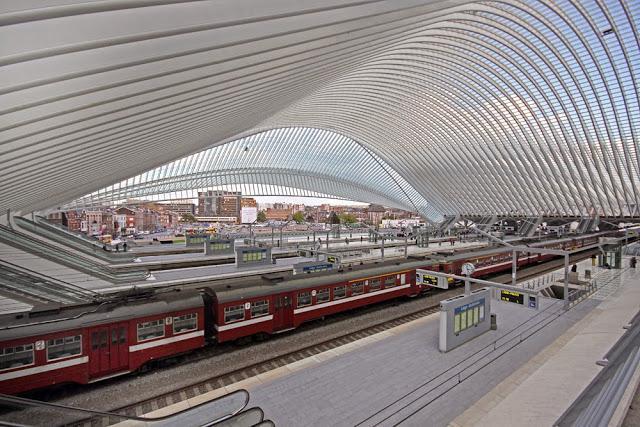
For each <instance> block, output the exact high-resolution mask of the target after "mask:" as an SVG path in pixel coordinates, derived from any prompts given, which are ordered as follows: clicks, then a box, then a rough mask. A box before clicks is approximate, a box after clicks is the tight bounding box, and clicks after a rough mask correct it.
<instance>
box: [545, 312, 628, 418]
mask: <svg viewBox="0 0 640 427" xmlns="http://www.w3.org/2000/svg"><path fill="white" fill-rule="evenodd" d="M630 325H631V327H630V328H629V329H627V331H626V332H625V333H624V335H623V336H622V337H621V338H620V339H619V340H618V341H617V342H616V344H615V345H614V346H613V347H612V348H611V350H609V352H607V354H606V355H605V357H604V358H603V360H602V362H604V363H603V364H605V365H606V366H605V368H604V369H603V370H602V371H600V372H599V373H598V375H596V377H595V378H594V379H593V380H592V381H591V383H590V384H589V385H588V386H587V388H585V389H584V390H583V392H582V393H581V394H580V395H579V396H578V398H577V399H576V400H575V401H574V402H573V403H572V404H571V406H570V407H569V408H568V409H567V410H566V411H565V412H564V414H562V415H561V416H560V418H558V420H557V421H556V422H555V424H554V426H562V427H564V426H584V427H596V426H602V425H611V424H613V425H619V423H618V422H613V418H614V416H615V414H616V412H617V411H618V408H619V407H620V405H621V404H622V402H621V401H622V397H623V395H624V393H625V391H626V390H627V388H628V387H629V385H630V383H631V379H632V377H633V376H634V373H635V372H636V371H637V370H638V367H640V312H639V313H638V314H636V315H635V316H634V318H633V319H632V320H631V322H630ZM626 412H627V408H625V409H623V410H622V411H619V414H620V416H619V418H620V420H617V421H621V419H622V418H623V417H624V415H626Z"/></svg>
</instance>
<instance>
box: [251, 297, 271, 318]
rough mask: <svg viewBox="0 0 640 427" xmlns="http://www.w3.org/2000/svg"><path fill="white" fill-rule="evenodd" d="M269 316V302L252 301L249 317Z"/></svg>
mask: <svg viewBox="0 0 640 427" xmlns="http://www.w3.org/2000/svg"><path fill="white" fill-rule="evenodd" d="M267 314H269V301H268V300H266V299H265V300H262V301H254V302H252V303H251V317H260V316H266V315H267Z"/></svg>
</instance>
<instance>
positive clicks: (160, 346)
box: [0, 292, 204, 393]
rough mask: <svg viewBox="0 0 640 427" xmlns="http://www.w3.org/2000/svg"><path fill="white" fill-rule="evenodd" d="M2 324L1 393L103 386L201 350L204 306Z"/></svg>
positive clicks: (197, 299) (181, 297) (186, 299)
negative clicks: (58, 386) (65, 385)
mask: <svg viewBox="0 0 640 427" xmlns="http://www.w3.org/2000/svg"><path fill="white" fill-rule="evenodd" d="M2 320H3V325H4V327H3V328H2V329H0V393H19V392H22V391H26V390H30V389H34V388H40V387H45V386H49V385H53V384H58V383H66V382H76V383H83V384H84V383H89V382H93V381H98V380H101V379H105V378H109V377H112V376H116V375H121V374H124V373H127V372H131V371H134V370H136V369H138V368H140V367H141V366H142V365H144V364H145V363H147V362H149V361H151V360H154V359H159V358H163V357H167V356H172V355H175V354H178V353H183V352H188V351H191V350H193V349H195V348H197V347H201V346H203V345H204V305H203V301H202V297H201V296H200V294H199V293H196V292H193V293H191V294H190V295H188V294H187V295H185V294H184V293H178V292H172V293H169V294H165V295H158V296H154V297H153V298H151V299H150V300H149V299H146V300H141V301H134V302H132V301H126V302H125V301H121V302H116V303H108V304H106V303H105V304H100V305H98V306H89V307H87V306H79V307H72V308H68V309H61V310H59V311H58V310H56V311H55V312H53V313H46V312H41V313H37V312H32V313H30V316H28V317H27V316H22V317H21V316H17V317H16V316H9V317H5V318H4V319H2Z"/></svg>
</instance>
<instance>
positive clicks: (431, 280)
mask: <svg viewBox="0 0 640 427" xmlns="http://www.w3.org/2000/svg"><path fill="white" fill-rule="evenodd" d="M416 284H418V285H426V286H432V287H434V288H439V289H449V280H448V279H447V278H446V277H438V276H434V275H432V274H428V273H425V272H421V271H420V270H419V269H418V270H416Z"/></svg>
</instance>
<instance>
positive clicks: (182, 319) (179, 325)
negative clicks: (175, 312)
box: [173, 313, 198, 334]
mask: <svg viewBox="0 0 640 427" xmlns="http://www.w3.org/2000/svg"><path fill="white" fill-rule="evenodd" d="M196 329H198V313H189V314H183V315H182V316H177V317H174V318H173V333H174V334H179V333H182V332H187V331H195V330H196Z"/></svg>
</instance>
